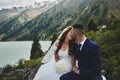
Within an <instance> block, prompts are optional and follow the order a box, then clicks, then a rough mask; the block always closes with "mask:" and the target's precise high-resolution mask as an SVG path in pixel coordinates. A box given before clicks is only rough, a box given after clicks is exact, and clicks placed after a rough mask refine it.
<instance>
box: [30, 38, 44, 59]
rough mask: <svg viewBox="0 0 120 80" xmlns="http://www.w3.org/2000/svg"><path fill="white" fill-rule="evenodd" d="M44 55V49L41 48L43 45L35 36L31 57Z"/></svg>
mask: <svg viewBox="0 0 120 80" xmlns="http://www.w3.org/2000/svg"><path fill="white" fill-rule="evenodd" d="M42 55H43V51H42V50H41V45H40V44H39V39H38V38H34V39H33V44H32V49H31V55H30V59H36V58H39V57H42Z"/></svg>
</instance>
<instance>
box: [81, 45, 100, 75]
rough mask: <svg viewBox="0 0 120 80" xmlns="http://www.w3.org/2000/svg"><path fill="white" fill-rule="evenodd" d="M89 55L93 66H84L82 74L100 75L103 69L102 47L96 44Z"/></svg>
mask: <svg viewBox="0 0 120 80" xmlns="http://www.w3.org/2000/svg"><path fill="white" fill-rule="evenodd" d="M88 57H90V60H89V61H88V62H90V64H91V66H88V67H89V68H87V69H86V68H84V69H82V70H80V73H79V74H80V75H83V76H85V75H97V74H98V75H99V74H100V71H101V59H100V58H101V51H100V48H99V47H98V46H97V45H96V46H94V48H93V49H92V51H91V52H90V53H89V54H88Z"/></svg>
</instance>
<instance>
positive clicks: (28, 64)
mask: <svg viewBox="0 0 120 80" xmlns="http://www.w3.org/2000/svg"><path fill="white" fill-rule="evenodd" d="M38 64H41V61H40V59H32V60H23V59H20V60H19V62H18V66H17V67H16V68H18V69H20V68H22V69H24V68H33V67H35V66H37V65H38Z"/></svg>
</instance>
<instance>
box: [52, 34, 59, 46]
mask: <svg viewBox="0 0 120 80" xmlns="http://www.w3.org/2000/svg"><path fill="white" fill-rule="evenodd" d="M57 37H58V36H57V34H53V36H52V38H51V41H52V43H51V45H52V44H53V43H54V42H55V41H56V39H57Z"/></svg>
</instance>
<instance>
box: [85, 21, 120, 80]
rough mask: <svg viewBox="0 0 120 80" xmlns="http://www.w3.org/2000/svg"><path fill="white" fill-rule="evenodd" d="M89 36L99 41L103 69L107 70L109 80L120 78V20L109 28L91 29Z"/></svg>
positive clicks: (112, 23)
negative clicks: (95, 30)
mask: <svg viewBox="0 0 120 80" xmlns="http://www.w3.org/2000/svg"><path fill="white" fill-rule="evenodd" d="M86 34H87V36H88V37H89V38H90V39H92V40H94V41H95V42H97V43H98V45H99V46H100V48H101V51H102V69H105V70H106V75H105V76H106V77H107V80H119V79H120V76H119V75H120V21H119V20H114V21H112V22H111V23H110V24H109V25H108V26H107V29H105V30H102V31H97V32H94V31H89V32H87V33H86Z"/></svg>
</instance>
